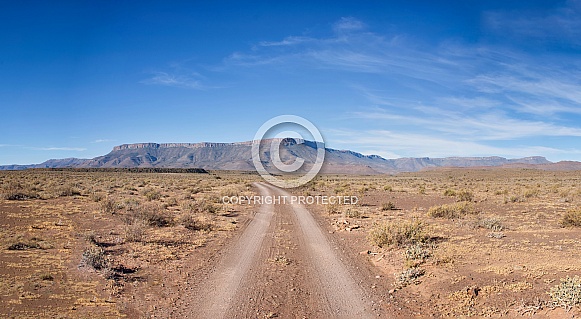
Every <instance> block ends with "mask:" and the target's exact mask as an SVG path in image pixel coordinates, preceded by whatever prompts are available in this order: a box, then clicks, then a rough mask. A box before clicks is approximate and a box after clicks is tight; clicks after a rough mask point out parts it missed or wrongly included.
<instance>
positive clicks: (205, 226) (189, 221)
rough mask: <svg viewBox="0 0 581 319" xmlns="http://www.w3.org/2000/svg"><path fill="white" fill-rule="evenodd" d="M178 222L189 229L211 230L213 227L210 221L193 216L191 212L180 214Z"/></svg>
mask: <svg viewBox="0 0 581 319" xmlns="http://www.w3.org/2000/svg"><path fill="white" fill-rule="evenodd" d="M180 223H181V224H182V225H184V227H185V228H187V229H189V230H205V231H211V230H212V229H213V228H214V225H213V224H212V223H209V222H205V221H202V220H200V219H198V218H195V217H194V216H192V215H191V214H186V215H184V216H182V218H181V219H180Z"/></svg>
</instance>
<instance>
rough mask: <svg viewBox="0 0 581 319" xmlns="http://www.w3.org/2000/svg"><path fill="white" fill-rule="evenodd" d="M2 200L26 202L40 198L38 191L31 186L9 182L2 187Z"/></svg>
mask: <svg viewBox="0 0 581 319" xmlns="http://www.w3.org/2000/svg"><path fill="white" fill-rule="evenodd" d="M2 198H4V199H6V200H26V199H35V198H40V196H39V194H38V192H37V191H36V189H35V188H34V187H32V186H30V185H22V184H20V183H17V182H9V183H8V184H7V185H4V186H3V187H2Z"/></svg>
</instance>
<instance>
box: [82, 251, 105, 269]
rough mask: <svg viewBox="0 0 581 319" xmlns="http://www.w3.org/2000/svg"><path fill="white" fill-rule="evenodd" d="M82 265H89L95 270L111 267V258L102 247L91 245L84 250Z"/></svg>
mask: <svg viewBox="0 0 581 319" xmlns="http://www.w3.org/2000/svg"><path fill="white" fill-rule="evenodd" d="M81 265H84V266H89V267H91V268H93V269H95V270H105V269H108V268H109V260H108V259H107V256H106V255H105V251H104V250H103V248H101V247H96V246H91V247H89V248H87V249H85V250H84V251H83V256H82V259H81Z"/></svg>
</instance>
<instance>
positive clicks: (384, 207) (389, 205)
mask: <svg viewBox="0 0 581 319" xmlns="http://www.w3.org/2000/svg"><path fill="white" fill-rule="evenodd" d="M396 209H397V208H396V207H395V204H394V203H392V202H387V203H383V204H381V210H382V211H388V210H396Z"/></svg>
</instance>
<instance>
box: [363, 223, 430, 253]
mask: <svg viewBox="0 0 581 319" xmlns="http://www.w3.org/2000/svg"><path fill="white" fill-rule="evenodd" d="M425 228H426V224H425V223H424V222H422V221H420V220H412V221H393V222H384V223H382V224H376V225H375V226H374V227H373V228H372V229H371V230H370V231H369V234H368V235H367V239H368V240H369V242H370V243H371V244H372V245H375V246H378V247H380V248H381V247H383V246H395V247H404V246H409V245H414V244H417V243H422V242H426V241H427V240H428V236H427V234H426V229H425Z"/></svg>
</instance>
